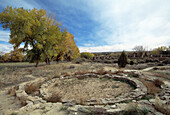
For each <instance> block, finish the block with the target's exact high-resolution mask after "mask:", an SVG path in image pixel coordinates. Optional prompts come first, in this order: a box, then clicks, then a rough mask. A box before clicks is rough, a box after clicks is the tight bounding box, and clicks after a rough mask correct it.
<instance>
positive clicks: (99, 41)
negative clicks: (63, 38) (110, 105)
mask: <svg viewBox="0 0 170 115" xmlns="http://www.w3.org/2000/svg"><path fill="white" fill-rule="evenodd" d="M7 5H9V6H12V7H24V8H25V9H32V8H37V9H45V10H47V11H48V12H49V13H51V14H55V15H56V20H58V21H60V22H62V23H63V25H64V26H65V27H66V26H67V30H68V31H69V32H71V33H72V34H73V35H74V36H75V40H76V41H77V45H78V47H79V49H80V51H81V52H84V51H88V52H109V51H122V50H132V48H133V47H134V46H136V45H143V46H144V47H146V48H147V49H153V48H156V47H158V46H169V45H170V15H169V12H170V0H0V12H2V11H3V9H4V8H6V6H7ZM9 35H10V31H9V30H6V31H4V30H3V28H2V25H1V26H0V51H5V52H9V51H10V50H11V49H12V46H11V45H10V44H9V43H8V40H9Z"/></svg>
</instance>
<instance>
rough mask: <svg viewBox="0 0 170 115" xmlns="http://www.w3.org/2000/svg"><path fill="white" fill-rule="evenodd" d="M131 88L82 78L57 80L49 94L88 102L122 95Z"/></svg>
mask: <svg viewBox="0 0 170 115" xmlns="http://www.w3.org/2000/svg"><path fill="white" fill-rule="evenodd" d="M132 89H133V88H132V87H131V86H130V85H129V84H127V83H123V82H120V81H114V80H109V79H106V78H103V79H99V78H84V79H81V80H79V79H77V78H72V79H65V80H58V81H57V82H56V83H55V84H53V85H51V86H50V88H49V91H50V92H56V93H57V94H59V95H60V96H61V97H62V99H71V100H77V99H79V100H89V99H100V98H114V97H116V96H119V95H121V94H123V93H127V92H129V91H131V90H132Z"/></svg>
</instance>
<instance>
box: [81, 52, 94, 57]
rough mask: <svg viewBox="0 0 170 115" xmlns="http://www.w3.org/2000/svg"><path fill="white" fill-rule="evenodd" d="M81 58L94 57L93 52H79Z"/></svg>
mask: <svg viewBox="0 0 170 115" xmlns="http://www.w3.org/2000/svg"><path fill="white" fill-rule="evenodd" d="M80 56H81V58H91V57H94V54H92V53H89V52H83V53H81V54H80Z"/></svg>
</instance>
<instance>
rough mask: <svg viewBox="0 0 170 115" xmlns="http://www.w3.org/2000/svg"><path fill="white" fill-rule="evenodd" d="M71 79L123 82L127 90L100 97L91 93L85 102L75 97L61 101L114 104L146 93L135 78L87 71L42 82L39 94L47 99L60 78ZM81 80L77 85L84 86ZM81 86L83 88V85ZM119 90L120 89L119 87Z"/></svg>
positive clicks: (63, 80) (138, 97)
mask: <svg viewBox="0 0 170 115" xmlns="http://www.w3.org/2000/svg"><path fill="white" fill-rule="evenodd" d="M71 79H73V80H72V81H74V80H76V79H77V80H79V81H81V80H82V81H84V80H88V81H89V80H90V79H91V80H95V79H96V80H104V81H105V80H106V81H107V84H111V83H113V84H114V83H116V82H119V83H120V85H123V83H124V86H125V89H127V91H124V92H120V93H119V94H117V95H115V96H110V97H107V96H106V97H104V96H103V97H102V95H97V96H96V97H93V96H94V95H92V96H91V97H93V98H89V99H88V100H85V102H83V103H82V102H81V100H80V99H77V100H75V98H74V99H71V98H68V99H67V97H65V98H64V99H62V100H61V102H62V103H70V102H71V103H75V104H85V105H99V104H100V105H112V104H116V103H123V102H129V101H131V100H134V99H140V98H142V97H143V96H144V95H146V94H147V88H146V87H145V86H144V85H143V84H142V82H140V81H138V80H137V79H135V78H130V77H127V76H118V75H114V74H113V75H110V74H105V75H99V74H97V73H87V74H83V75H72V76H67V77H61V78H54V79H52V80H50V81H48V82H45V83H44V84H42V85H41V88H40V93H41V96H42V97H43V98H44V99H48V98H49V97H50V96H51V95H52V92H55V87H59V85H61V84H60V83H59V82H58V81H60V80H61V82H63V83H64V82H66V81H67V80H71ZM82 81H81V82H80V83H79V85H80V84H82V85H84V87H86V86H85V85H86V84H83V82H82ZM121 83H122V84H121ZM66 84H67V82H66ZM75 84H76V83H75ZM127 84H129V85H130V86H132V87H133V89H132V88H131V87H130V88H129V89H128V88H126V86H128V85H127ZM71 85H73V84H70V87H71ZM88 85H90V84H88ZM105 85H106V84H105ZM97 86H98V85H97ZM97 86H96V87H97ZM68 87H69V85H68ZM72 87H74V86H72ZM106 87H107V86H106ZM66 88H67V87H66ZM81 88H83V86H82V87H81ZM111 88H113V91H114V87H111ZM116 88H117V87H116ZM96 89H97V88H96ZM63 90H64V89H63ZM79 90H81V89H79ZM82 90H83V89H82ZM119 90H121V89H119ZM64 91H66V90H64ZM106 91H107V90H106ZM109 91H112V90H111V89H109ZM122 91H123V89H122ZM89 92H90V91H89ZM56 93H58V92H57V91H56ZM66 93H67V91H66V92H65V95H66ZM87 93H88V92H87ZM106 94H107V93H106ZM89 95H91V94H89Z"/></svg>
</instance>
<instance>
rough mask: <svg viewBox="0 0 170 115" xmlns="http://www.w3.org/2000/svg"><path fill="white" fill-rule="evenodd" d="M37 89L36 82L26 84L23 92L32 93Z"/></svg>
mask: <svg viewBox="0 0 170 115" xmlns="http://www.w3.org/2000/svg"><path fill="white" fill-rule="evenodd" d="M36 91H38V86H37V85H36V84H33V83H32V84H28V85H26V87H25V92H26V93H28V94H32V93H34V92H36Z"/></svg>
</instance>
